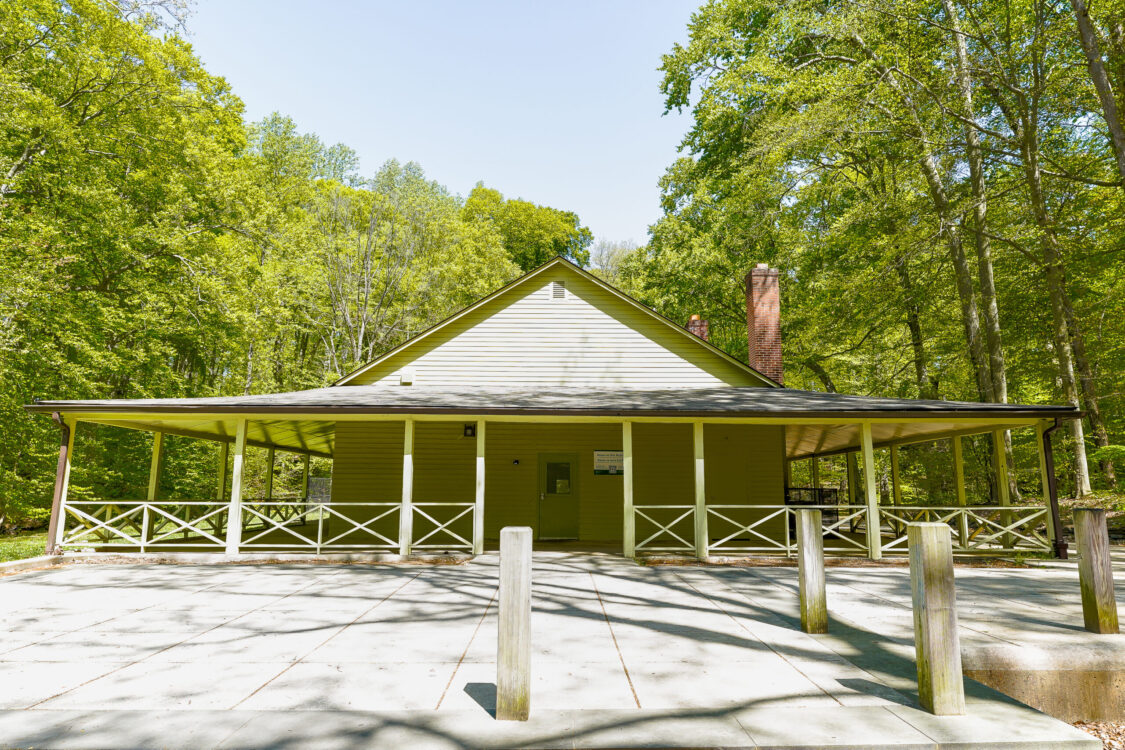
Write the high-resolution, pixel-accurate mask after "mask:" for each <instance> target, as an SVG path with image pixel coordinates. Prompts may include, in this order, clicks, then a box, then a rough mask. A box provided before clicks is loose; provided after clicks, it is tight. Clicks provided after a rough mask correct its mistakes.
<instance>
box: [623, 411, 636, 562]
mask: <svg viewBox="0 0 1125 750" xmlns="http://www.w3.org/2000/svg"><path fill="white" fill-rule="evenodd" d="M621 460H622V467H621V470H622V477H621V487H622V490H621V494H622V502H623V504H624V511H625V526H624V529H623V534H624V535H623V537H622V538H623V540H624V541H623V544H622V546H623V547H624V550H623V551H624V554H625V557H630V558H631V557H634V556H636V554H637V517H636V515H635V514H634V513H633V423H632V422H622V423H621Z"/></svg>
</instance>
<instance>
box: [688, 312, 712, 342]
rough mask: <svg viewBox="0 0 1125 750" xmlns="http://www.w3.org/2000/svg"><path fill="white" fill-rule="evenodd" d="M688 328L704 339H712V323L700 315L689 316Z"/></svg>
mask: <svg viewBox="0 0 1125 750" xmlns="http://www.w3.org/2000/svg"><path fill="white" fill-rule="evenodd" d="M687 329H688V330H689V331H691V332H692V333H694V334H695V335H696V336H698V337H699V338H701V339H703V340H704V341H710V340H711V338H710V337H711V326H710V324H709V323H708V322H707V321H706V320H703V319H702V318H700V317H699V316H698V315H692V316H691V317H690V318H688V322H687Z"/></svg>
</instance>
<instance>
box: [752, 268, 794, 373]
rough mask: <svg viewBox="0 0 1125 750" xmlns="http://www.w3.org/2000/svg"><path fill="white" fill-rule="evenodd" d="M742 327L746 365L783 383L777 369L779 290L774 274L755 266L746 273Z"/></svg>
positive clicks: (779, 339)
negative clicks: (746, 340)
mask: <svg viewBox="0 0 1125 750" xmlns="http://www.w3.org/2000/svg"><path fill="white" fill-rule="evenodd" d="M746 327H747V332H748V334H749V343H750V356H749V360H750V366H751V367H753V368H754V369H755V370H757V371H758V372H760V373H762V374H763V375H766V376H768V377H770V378H773V379H774V380H776V381H777V382H779V383H784V382H785V381H784V377H785V376H784V373H783V371H782V367H781V290H780V287H779V284H778V271H777V269H776V268H770V267H769V266H768V265H766V264H765V263H759V264H758V265H757V266H755V267H754V268H753V269H752V270H751V271H750V273H748V274H746Z"/></svg>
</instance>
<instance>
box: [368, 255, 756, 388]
mask: <svg viewBox="0 0 1125 750" xmlns="http://www.w3.org/2000/svg"><path fill="white" fill-rule="evenodd" d="M555 282H562V283H563V284H564V285H565V286H566V294H565V297H563V298H561V299H559V298H555V296H554V295H553V294H552V290H553V287H552V284H553V283H555ZM404 368H410V369H412V370H413V371H414V378H415V379H414V383H415V385H414V386H413V387H425V386H437V387H474V386H502V385H524V386H526V385H543V386H549V385H556V386H584V385H589V386H598V385H602V386H610V385H612V386H618V387H620V386H627V387H637V388H675V387H715V386H722V385H734V386H754V385H762V381H761V380H760V379H758V378H756V377H755V376H754V375H753V374H752V373H750V372H748V371H746V370H743V369H742V368H740V367H738V366H737V365H735V364H734V363H732V362H730V361H729V360H727V359H725V358H724V357H722V356H720V355H718V354H716V353H715V352H713V351H710V350H708V349H707V348H706V347H704V346H702V345H701V344H700V343H699V342H697V341H695V340H694V339H692V338H690V337H689V336H688V335H685V334H682V333H679V332H678V331H675V330H672V329H671V328H669V327H668V326H667V325H666V324H664V323H662V322H661V321H659V320H657V319H654V318H653V317H652V316H651V315H648V314H646V313H644V312H643V311H640V310H637V309H636V308H635V307H633V306H632V305H630V304H628V303H627V302H625V301H623V300H622V299H620V298H619V297H617V296H616V295H615V294H613V293H612V292H610V291H608V290H607V289H605V288H603V287H601V286H599V285H597V284H595V283H593V282H591V281H589V280H588V279H586V278H583V277H582V276H580V275H578V274H577V273H575V272H573V271H571V270H568V269H567V268H566V267H565V266H559V267H557V268H554V269H550V270H549V271H546V272H544V273H543V274H541V275H538V276H536V277H534V278H533V279H529V280H528V282H527V283H526V284H521V285H518V286H516V287H513V288H512V289H511V290H509V291H508V292H506V293H505V294H503V295H501V296H499V297H497V298H496V299H495V300H493V301H491V302H490V303H488V304H486V305H483V306H482V307H481V308H480V309H478V310H475V311H473V312H472V313H469V314H467V315H465V316H464V317H462V318H460V319H458V320H455V321H453V322H452V323H449V324H448V325H446V326H445V327H443V328H441V329H439V330H437V331H435V332H434V333H433V334H431V335H430V336H427V337H425V338H423V339H421V340H419V341H418V342H417V343H415V344H413V345H411V346H409V347H407V348H406V349H404V350H403V351H402V352H400V353H398V354H395V355H393V356H391V357H389V358H388V359H387V360H386V361H384V362H381V363H379V364H378V365H376V366H374V367H372V368H371V369H370V370H368V371H366V372H363V373H361V374H360V375H359V376H357V377H356V379H355V380H353V381H350V383H351V384H353V385H365V384H372V383H381V384H392V385H397V384H398V382H399V373H400V371H401V370H402V369H404ZM403 387H411V386H403Z"/></svg>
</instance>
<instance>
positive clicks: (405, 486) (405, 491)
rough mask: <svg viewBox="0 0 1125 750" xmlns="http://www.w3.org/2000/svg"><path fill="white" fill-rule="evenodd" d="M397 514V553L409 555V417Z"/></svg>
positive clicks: (411, 424)
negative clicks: (399, 504)
mask: <svg viewBox="0 0 1125 750" xmlns="http://www.w3.org/2000/svg"><path fill="white" fill-rule="evenodd" d="M398 514H399V515H398V553H399V554H400V555H409V554H410V545H411V544H412V543H413V541H414V420H413V419H410V418H409V417H408V418H407V419H406V422H405V425H404V429H403V438H402V505H401V506H400V507H399V511H398Z"/></svg>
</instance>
